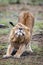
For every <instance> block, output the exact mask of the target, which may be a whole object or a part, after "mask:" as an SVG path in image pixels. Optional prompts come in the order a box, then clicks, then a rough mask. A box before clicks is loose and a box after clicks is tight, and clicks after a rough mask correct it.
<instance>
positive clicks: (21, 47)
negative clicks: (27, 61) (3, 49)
mask: <svg viewBox="0 0 43 65" xmlns="http://www.w3.org/2000/svg"><path fill="white" fill-rule="evenodd" d="M10 24H12V23H11V22H10ZM12 25H13V24H12ZM13 26H14V25H13ZM33 26H34V17H33V15H32V14H30V13H29V12H27V11H23V12H21V13H20V15H19V19H18V23H17V24H16V25H15V26H14V27H13V28H12V30H11V32H10V36H9V41H10V44H9V46H8V49H7V53H6V55H4V56H3V57H4V58H6V57H10V56H12V55H11V53H12V51H13V50H14V49H15V50H16V53H15V54H14V58H20V57H21V55H22V54H23V52H25V51H26V46H27V45H28V44H29V43H30V40H31V35H32V28H33ZM29 50H30V51H31V52H32V49H31V46H30V45H29Z"/></svg>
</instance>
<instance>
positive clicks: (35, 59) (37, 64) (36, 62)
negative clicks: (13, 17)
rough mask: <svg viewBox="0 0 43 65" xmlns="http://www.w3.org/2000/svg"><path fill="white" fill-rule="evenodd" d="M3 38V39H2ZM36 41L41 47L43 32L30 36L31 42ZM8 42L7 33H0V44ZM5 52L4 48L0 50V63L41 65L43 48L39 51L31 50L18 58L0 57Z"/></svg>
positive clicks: (1, 64)
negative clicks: (31, 51)
mask: <svg viewBox="0 0 43 65" xmlns="http://www.w3.org/2000/svg"><path fill="white" fill-rule="evenodd" d="M2 40H3V41H2ZM34 42H38V44H39V47H40V48H43V34H36V35H34V36H33V37H32V43H34ZM4 43H5V44H6V43H8V35H0V45H1V46H2V45H3V44H4ZM4 54H5V48H1V50H0V65H8V64H9V65H43V50H41V51H40V52H39V53H37V52H33V53H28V54H26V53H25V54H24V56H22V57H21V58H20V59H14V58H9V59H2V56H3V55H4Z"/></svg>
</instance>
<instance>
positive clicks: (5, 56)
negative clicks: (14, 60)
mask: <svg viewBox="0 0 43 65" xmlns="http://www.w3.org/2000/svg"><path fill="white" fill-rule="evenodd" d="M9 57H11V55H3V58H9Z"/></svg>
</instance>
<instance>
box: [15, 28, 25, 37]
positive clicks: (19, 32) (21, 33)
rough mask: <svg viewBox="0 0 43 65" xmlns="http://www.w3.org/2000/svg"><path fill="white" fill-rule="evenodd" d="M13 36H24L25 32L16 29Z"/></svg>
mask: <svg viewBox="0 0 43 65" xmlns="http://www.w3.org/2000/svg"><path fill="white" fill-rule="evenodd" d="M15 35H16V36H17V37H21V36H25V32H24V31H23V29H22V28H18V29H17V30H16V31H15Z"/></svg>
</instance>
